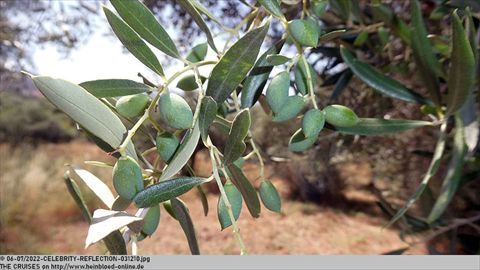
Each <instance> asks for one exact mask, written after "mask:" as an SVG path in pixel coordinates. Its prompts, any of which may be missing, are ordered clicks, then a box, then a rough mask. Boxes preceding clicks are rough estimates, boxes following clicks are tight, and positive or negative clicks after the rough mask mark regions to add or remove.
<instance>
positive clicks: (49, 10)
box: [0, 0, 480, 254]
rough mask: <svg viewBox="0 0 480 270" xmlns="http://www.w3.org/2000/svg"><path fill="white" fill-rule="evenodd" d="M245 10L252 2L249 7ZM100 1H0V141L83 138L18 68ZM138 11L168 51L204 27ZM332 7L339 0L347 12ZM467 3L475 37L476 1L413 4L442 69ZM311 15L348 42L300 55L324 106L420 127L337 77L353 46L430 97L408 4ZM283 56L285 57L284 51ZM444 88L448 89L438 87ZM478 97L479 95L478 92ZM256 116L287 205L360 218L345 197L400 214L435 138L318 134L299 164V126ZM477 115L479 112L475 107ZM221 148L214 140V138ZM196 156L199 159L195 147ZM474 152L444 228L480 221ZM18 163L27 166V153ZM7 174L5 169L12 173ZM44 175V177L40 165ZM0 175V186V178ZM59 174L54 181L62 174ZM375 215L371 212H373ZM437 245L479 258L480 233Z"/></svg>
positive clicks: (223, 6) (168, 13) (70, 35)
mask: <svg viewBox="0 0 480 270" xmlns="http://www.w3.org/2000/svg"><path fill="white" fill-rule="evenodd" d="M201 2H202V4H204V5H205V6H206V7H207V8H208V9H209V10H210V11H212V12H213V14H214V15H215V16H217V18H221V20H222V23H225V25H226V26H228V27H234V26H235V25H236V24H237V23H238V22H239V21H241V19H242V17H244V16H245V15H246V12H248V11H249V9H248V8H245V5H244V4H243V3H242V1H215V0H204V1H201ZM246 2H248V3H251V4H255V1H246ZM312 2H315V1H312ZM318 2H321V1H318ZM102 3H105V1H39V0H32V1H8V0H0V8H1V9H2V12H1V13H0V26H1V27H0V142H1V143H7V144H8V145H13V146H19V147H27V148H28V151H27V152H31V151H35V150H34V149H35V148H32V146H30V145H33V146H35V145H38V144H43V143H46V142H51V143H59V142H68V141H71V140H73V139H75V138H77V139H78V138H79V139H80V140H85V137H84V135H82V134H81V133H80V132H78V131H77V130H76V127H75V125H74V123H72V122H71V121H70V120H69V119H68V118H67V117H66V116H65V115H64V114H62V113H60V112H59V111H57V110H56V109H55V108H54V107H53V106H52V105H50V104H49V103H48V102H46V100H45V99H43V98H39V95H38V93H37V92H35V91H36V90H34V87H33V86H32V84H31V82H30V81H29V80H28V79H27V78H26V77H25V76H23V75H21V74H20V73H19V71H20V70H22V69H26V70H29V71H31V72H34V71H35V68H36V67H35V63H34V62H33V61H32V51H33V50H32V49H31V48H33V47H34V46H55V48H57V49H58V50H59V51H62V52H63V53H65V57H68V55H69V52H70V51H71V50H73V49H75V48H77V47H79V46H82V44H84V43H85V42H86V41H88V39H89V37H90V35H91V34H92V33H93V32H94V31H95V30H96V29H97V27H98V25H97V23H98V20H94V19H93V18H96V17H98V16H102V15H101V13H100V12H99V10H100V5H101V4H102ZM144 3H145V5H146V6H148V7H149V8H150V9H151V10H152V11H153V12H154V14H155V15H156V16H157V18H158V19H159V21H160V22H161V24H162V25H164V26H168V27H172V30H171V31H170V32H172V31H173V32H174V33H176V35H174V36H173V37H174V39H175V41H176V43H177V44H193V42H194V41H195V40H197V39H198V38H201V37H202V35H203V34H202V32H201V30H200V29H198V27H197V26H196V24H195V23H194V22H193V21H192V20H191V18H190V17H189V16H188V15H187V14H186V13H185V12H184V11H183V10H182V9H181V7H180V6H179V5H178V4H176V3H175V1H173V0H167V1H157V0H145V1H144ZM298 3H299V1H295V0H293V1H283V4H282V7H283V11H284V13H285V15H286V17H287V19H291V18H296V17H299V15H300V14H301V12H302V5H299V4H298ZM336 3H341V4H342V3H343V4H344V6H342V5H338V4H336ZM466 6H469V7H470V8H471V9H472V12H473V13H474V24H475V26H476V29H479V19H480V16H479V12H480V2H479V1H477V0H425V1H421V10H422V15H423V19H424V21H425V23H426V25H427V29H428V32H429V33H430V34H431V35H430V36H429V38H430V41H431V43H432V45H433V47H434V50H435V52H434V53H435V54H436V55H438V56H439V57H440V59H442V60H441V65H442V66H443V67H446V66H448V64H449V62H448V61H445V59H447V58H448V56H449V54H450V46H449V40H448V36H449V34H450V33H449V31H450V27H448V25H449V24H450V21H449V20H450V19H449V14H451V12H452V11H453V10H454V9H455V8H461V9H463V8H465V7H466ZM318 17H319V21H321V24H322V32H323V33H327V32H331V31H334V30H337V29H346V30H347V31H348V34H347V35H343V36H342V37H341V38H339V39H334V40H330V41H327V42H324V43H320V46H319V47H317V48H315V49H312V50H310V51H309V52H308V53H307V58H308V60H309V62H310V63H311V64H312V65H313V66H314V68H315V71H316V72H317V76H318V79H319V82H320V83H319V84H318V85H317V86H316V88H317V89H316V90H317V91H316V92H317V93H318V95H319V96H318V97H319V98H318V100H319V102H320V104H319V105H320V106H321V107H323V106H326V105H329V104H332V103H338V104H344V105H346V106H349V107H351V108H352V109H353V110H354V111H355V112H356V113H357V115H359V116H361V117H377V118H382V117H386V118H404V119H418V120H420V119H423V120H429V119H428V117H427V116H426V115H425V114H424V113H422V112H421V111H420V110H419V108H418V106H416V105H413V104H409V103H405V102H402V101H396V100H393V99H391V98H388V97H384V96H382V95H379V94H378V93H377V92H375V91H372V90H371V89H370V88H369V87H367V86H365V85H364V84H362V83H360V80H359V79H357V78H356V77H355V76H352V74H351V72H350V70H348V69H347V68H345V66H344V65H343V63H342V58H341V57H340V53H339V45H340V44H343V45H347V46H351V44H352V43H353V44H354V46H355V50H356V52H357V56H358V57H359V58H361V59H362V60H364V61H367V62H368V63H370V64H372V65H373V66H375V67H377V68H378V69H380V70H381V71H383V72H384V73H388V74H389V75H391V76H393V77H394V78H395V79H397V80H399V81H401V82H402V83H404V84H405V85H407V86H408V87H409V88H411V89H415V90H416V91H417V92H418V93H422V94H425V93H426V92H427V89H425V88H424V87H423V85H422V83H421V81H420V80H419V78H418V77H417V73H418V71H417V68H416V66H415V63H414V61H413V59H412V57H413V56H412V51H411V49H410V48H409V45H408V41H407V40H406V39H405V31H406V30H405V29H406V28H408V25H409V22H410V19H411V18H410V17H411V15H410V1H393V0H384V1H379V0H378V1H375V0H372V1H367V0H362V1H350V0H339V1H329V5H328V7H327V9H326V11H324V12H319V16H318ZM207 24H208V25H209V27H210V28H211V29H212V31H213V32H214V33H218V32H221V30H222V29H221V28H220V27H219V26H218V25H217V24H216V23H214V22H212V21H211V20H208V19H207ZM109 34H111V33H109ZM281 34H282V31H281V27H280V26H279V25H276V24H273V25H272V27H271V31H270V32H269V38H268V39H267V44H266V45H267V46H268V44H273V43H274V42H275V41H276V40H278V39H280V38H281ZM478 36H479V34H478V33H477V42H478V39H479V38H480V37H478ZM180 49H181V50H184V51H186V50H188V49H189V48H188V46H187V47H181V48H180ZM286 50H287V51H288V46H287V48H286ZM441 90H442V91H443V92H445V89H441ZM475 91H477V93H478V89H476V90H475ZM477 97H478V94H477ZM477 105H478V102H477ZM257 107H258V106H257ZM257 107H256V108H255V109H254V112H253V116H252V118H253V119H254V125H252V127H253V128H254V137H255V138H258V141H259V144H260V148H261V149H262V150H263V151H264V157H265V158H266V159H267V161H268V162H267V163H268V165H269V166H271V167H272V168H273V169H272V171H273V172H275V175H276V176H280V177H282V178H283V179H285V181H286V182H287V184H288V187H289V190H290V191H289V192H288V194H289V195H288V196H289V197H290V198H292V199H298V200H302V201H310V202H315V203H320V204H323V205H329V206H334V207H338V208H339V209H341V210H342V211H350V210H351V209H355V210H358V211H363V210H365V205H363V204H362V203H360V202H359V201H358V200H357V199H355V197H352V196H350V195H349V194H351V193H349V191H352V190H363V191H365V192H367V193H369V194H374V195H375V202H374V203H377V204H378V205H379V206H380V208H378V209H382V210H383V211H384V212H385V213H386V214H387V215H386V216H387V217H389V216H391V214H392V212H393V213H394V209H398V208H399V207H401V206H402V205H403V204H404V202H405V199H406V198H408V197H409V196H410V195H411V194H412V193H413V191H414V190H415V188H416V187H417V185H418V183H419V182H420V180H421V178H422V176H423V174H424V173H425V171H426V168H427V167H428V163H429V160H430V158H431V156H432V149H433V148H434V144H435V140H434V137H435V136H436V134H435V131H433V130H430V129H417V130H413V131H409V132H405V133H402V134H395V135H388V136H382V137H354V136H344V135H339V134H337V133H333V132H332V133H331V134H327V135H325V136H322V137H321V138H320V140H319V141H318V142H317V143H316V144H315V146H314V147H312V148H311V149H309V150H308V151H306V152H305V153H302V154H301V155H299V154H295V153H291V152H289V151H288V149H287V144H288V139H289V137H290V136H291V134H293V132H294V131H295V129H296V128H295V127H298V126H299V123H298V121H299V120H291V121H289V122H286V123H281V124H278V123H272V122H271V121H270V120H269V117H268V116H267V115H266V114H265V113H264V112H263V111H262V110H261V109H260V108H257ZM476 110H477V115H478V110H479V108H478V106H477V107H476ZM296 121H297V122H296ZM126 124H127V125H129V123H126ZM271 134H275V136H271ZM136 140H137V142H141V141H147V140H148V138H147V137H142V136H141V135H140V136H139V137H137V138H136ZM218 140H222V138H221V136H220V135H219V136H218V138H217V141H218ZM137 144H138V143H137ZM25 145H27V146H25ZM9 147H10V146H9ZM140 147H142V146H140ZM447 147H448V148H450V147H451V146H450V145H449V146H447ZM9 149H10V148H9ZM12 149H18V148H12ZM20 149H22V148H20ZM197 150H198V152H200V151H201V150H202V149H201V148H199V149H197ZM12 151H14V150H12ZM20 152H21V151H20ZM3 153H7V152H6V151H4V152H3ZM15 153H17V154H16V156H21V155H20V154H19V152H18V151H17V152H15ZM474 154H475V156H474V158H473V159H471V161H470V162H469V163H467V164H466V165H465V168H466V170H465V173H464V181H463V182H464V183H466V184H465V185H463V186H462V188H461V189H460V190H459V192H458V194H457V196H456V197H455V198H454V200H453V202H452V204H451V206H450V207H449V209H448V212H447V214H446V215H445V216H446V218H445V219H444V222H445V223H448V220H454V219H457V218H465V217H468V216H469V215H470V214H471V213H472V212H473V213H478V211H479V210H480V197H479V195H478V194H479V192H478V191H479V190H480V184H479V181H478V179H480V177H479V175H478V172H479V170H480V168H479V167H480V165H479V163H480V161H479V157H478V147H477V150H476V151H475V152H474ZM19 158H20V159H28V157H26V156H21V157H19ZM1 159H2V160H3V161H2V163H4V160H5V159H8V157H7V156H2V157H1ZM80 160H82V159H81V158H79V159H78V162H79V161H80ZM352 163H354V164H361V166H359V167H354V168H353V169H352V170H349V171H350V172H351V173H353V174H355V173H358V174H362V173H365V171H368V172H369V173H368V176H367V177H364V179H366V180H365V181H363V182H362V183H358V182H355V181H354V182H352V180H351V179H350V178H351V177H352V176H351V175H350V176H349V175H347V176H346V175H345V173H344V171H345V166H350V165H351V164H352ZM4 164H5V163H4ZM15 166H20V165H18V164H17V165H15ZM15 166H13V167H10V168H9V170H10V171H13V170H14V167H15ZM42 166H46V165H42ZM51 166H54V165H51ZM47 167H50V166H47ZM59 167H61V166H59ZM5 169H6V168H5ZM45 170H46V171H48V170H47V169H46V167H45ZM2 171H3V172H2V177H1V178H2V185H3V183H4V181H6V180H5V178H6V176H7V174H6V173H5V172H4V170H2ZM444 173H445V168H442V169H441V170H440V173H439V174H438V176H437V177H435V178H434V179H433V181H431V183H430V185H429V188H428V189H427V192H426V193H425V194H424V195H423V196H422V197H421V201H420V203H419V205H418V207H416V208H413V209H412V211H411V212H409V215H408V216H407V217H406V218H405V219H403V220H401V222H400V224H399V225H397V226H398V227H399V228H400V229H401V233H400V235H401V237H402V238H404V239H405V237H406V236H407V235H409V234H413V233H418V232H420V231H423V232H428V230H429V229H430V228H428V226H427V225H425V223H424V222H423V221H422V219H421V218H419V217H421V216H425V215H427V214H428V211H429V210H430V209H431V206H432V203H433V202H434V200H433V198H434V197H435V194H438V192H439V189H440V185H441V178H442V177H439V176H442V175H444ZM57 174H58V173H56V174H55V177H59V175H57ZM9 176H11V174H9ZM16 177H19V178H22V177H25V176H24V175H23V176H21V177H20V176H16ZM51 177H53V176H52V175H48V176H45V178H46V179H47V178H51ZM62 188H63V187H62ZM7 189H8V190H7ZM13 189H15V187H14V186H12V185H5V186H3V188H2V216H1V221H0V222H1V224H0V225H1V226H0V227H2V228H6V227H8V225H9V224H10V225H11V224H13V223H12V222H14V221H15V219H12V215H13V214H11V213H14V211H13V212H8V211H7V212H6V211H3V207H4V206H5V205H13V204H14V203H13V202H14V201H16V197H15V196H8V197H7V196H5V194H7V193H10V192H9V191H11V190H13ZM12 194H14V193H12ZM375 207H376V206H375ZM378 209H377V211H374V212H372V213H371V214H373V215H377V214H378V213H379V212H378ZM6 213H7V214H6ZM8 213H10V214H8ZM17 214H18V213H17ZM7 216H8V218H7ZM13 216H14V215H13ZM12 220H13V221H12ZM476 224H478V222H477V223H476ZM476 226H478V225H476ZM2 239H3V240H4V238H1V239H0V240H2ZM437 239H441V240H442V245H440V248H439V247H438V246H435V245H434V243H432V245H428V248H429V252H430V253H432V254H435V253H467V254H470V253H478V252H479V248H480V246H479V243H480V237H479V232H478V228H477V230H475V229H474V227H473V226H472V227H468V226H467V227H461V228H460V227H459V228H458V229H457V228H455V230H453V231H449V232H448V233H447V234H444V235H442V236H441V237H439V238H437ZM458 243H460V245H459V244H458Z"/></svg>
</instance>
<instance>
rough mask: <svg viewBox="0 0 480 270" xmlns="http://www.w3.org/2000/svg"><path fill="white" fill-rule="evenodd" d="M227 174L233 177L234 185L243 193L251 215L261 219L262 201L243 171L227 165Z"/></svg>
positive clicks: (232, 165)
mask: <svg viewBox="0 0 480 270" xmlns="http://www.w3.org/2000/svg"><path fill="white" fill-rule="evenodd" d="M227 172H229V173H230V175H231V176H232V182H233V184H234V185H235V186H236V187H237V188H238V190H240V193H242V197H243V199H244V200H245V203H246V205H247V208H248V211H249V212H250V215H252V217H254V218H257V217H259V216H260V201H259V200H258V196H257V191H256V190H255V188H254V187H253V185H252V184H251V183H250V181H248V179H247V177H246V176H245V175H244V174H243V172H242V170H241V169H239V168H238V167H237V166H235V165H234V164H227Z"/></svg>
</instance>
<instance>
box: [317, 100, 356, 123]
mask: <svg viewBox="0 0 480 270" xmlns="http://www.w3.org/2000/svg"><path fill="white" fill-rule="evenodd" d="M323 111H324V112H325V120H326V121H327V122H328V123H329V124H331V125H333V126H337V127H351V126H355V125H356V124H358V121H359V119H358V116H357V115H356V114H355V113H354V112H353V111H352V110H351V109H350V108H348V107H345V106H342V105H330V106H327V107H325V108H324V109H323Z"/></svg>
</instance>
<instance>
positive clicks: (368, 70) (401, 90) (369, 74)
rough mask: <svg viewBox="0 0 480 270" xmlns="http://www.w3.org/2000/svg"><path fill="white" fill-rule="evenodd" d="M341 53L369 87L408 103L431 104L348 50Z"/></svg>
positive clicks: (344, 49)
mask: <svg viewBox="0 0 480 270" xmlns="http://www.w3.org/2000/svg"><path fill="white" fill-rule="evenodd" d="M340 52H341V54H342V58H343V60H344V61H345V63H346V64H347V65H348V66H349V67H350V69H351V70H352V71H353V73H355V75H357V76H358V77H359V78H360V79H361V80H362V81H363V82H365V83H366V84H367V85H369V86H370V87H372V88H373V89H375V90H377V91H379V92H380V93H382V94H384V95H386V96H389V97H392V98H397V99H401V100H404V101H407V102H414V103H419V104H428V103H431V102H430V101H428V100H426V99H425V98H423V97H422V96H420V95H419V94H417V93H415V92H413V91H412V90H410V89H408V88H407V87H405V86H404V85H403V84H401V83H400V82H398V81H396V80H394V79H392V78H391V77H388V76H385V75H384V74H382V73H380V72H379V71H378V70H376V69H375V68H374V67H372V66H371V65H369V64H367V63H364V62H361V61H359V60H358V59H356V58H355V57H354V56H353V55H352V54H351V53H350V52H349V51H348V50H347V49H346V48H344V47H342V48H341V49H340Z"/></svg>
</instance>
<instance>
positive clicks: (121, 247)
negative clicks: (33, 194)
mask: <svg viewBox="0 0 480 270" xmlns="http://www.w3.org/2000/svg"><path fill="white" fill-rule="evenodd" d="M63 179H64V180H65V184H66V185H67V189H68V192H69V193H70V195H71V196H72V197H73V199H74V200H75V203H76V204H77V206H78V207H79V208H80V210H81V212H82V215H83V217H84V218H85V220H86V221H87V222H88V224H91V223H92V215H91V214H90V211H89V210H88V207H87V204H86V203H85V200H84V199H83V196H82V193H81V191H80V189H79V188H78V185H77V184H76V183H75V181H74V180H73V179H71V178H70V177H69V175H68V172H67V173H66V174H65V176H64V178H63ZM103 242H104V243H105V246H106V247H107V249H108V251H109V252H110V254H111V255H126V254H127V247H126V245H125V242H124V240H123V237H122V234H121V233H120V232H119V231H118V230H117V231H114V232H112V233H110V234H108V235H107V236H106V237H105V238H103Z"/></svg>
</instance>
